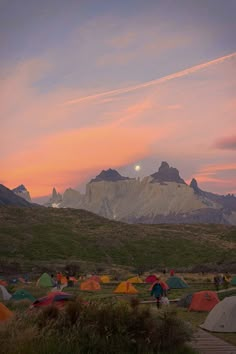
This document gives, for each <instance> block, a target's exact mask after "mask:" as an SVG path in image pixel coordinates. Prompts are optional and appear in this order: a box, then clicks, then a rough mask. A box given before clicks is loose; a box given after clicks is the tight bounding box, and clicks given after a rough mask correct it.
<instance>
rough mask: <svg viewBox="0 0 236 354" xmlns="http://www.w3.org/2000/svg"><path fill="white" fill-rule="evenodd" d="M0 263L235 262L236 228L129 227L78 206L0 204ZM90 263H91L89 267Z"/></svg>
mask: <svg viewBox="0 0 236 354" xmlns="http://www.w3.org/2000/svg"><path fill="white" fill-rule="evenodd" d="M0 244H1V247H0V258H1V264H2V265H4V264H7V263H8V262H16V263H17V264H18V267H20V266H21V265H27V264H28V265H29V266H31V265H36V266H37V265H39V264H41V265H45V264H48V263H54V264H63V263H66V262H67V263H68V262H72V261H80V262H87V264H88V263H91V264H103V265H106V266H109V267H111V266H112V265H116V266H117V265H121V266H127V267H130V268H132V267H133V268H141V269H144V270H149V269H156V268H159V269H160V268H161V267H164V266H166V267H175V268H177V267H190V268H191V267H194V266H195V265H199V264H209V263H218V264H222V263H224V262H230V261H231V262H233V261H234V262H235V252H236V227H232V226H231V227H230V226H225V225H128V224H124V223H121V222H115V221H111V220H107V219H104V218H102V217H99V216H97V215H95V214H92V213H89V212H86V211H83V210H74V209H53V208H42V207H41V208H14V207H1V208H0ZM86 266H87V265H86Z"/></svg>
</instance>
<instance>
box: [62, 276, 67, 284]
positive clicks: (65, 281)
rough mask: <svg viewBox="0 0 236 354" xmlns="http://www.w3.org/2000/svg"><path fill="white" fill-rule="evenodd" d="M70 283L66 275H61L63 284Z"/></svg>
mask: <svg viewBox="0 0 236 354" xmlns="http://www.w3.org/2000/svg"><path fill="white" fill-rule="evenodd" d="M67 283H68V280H67V279H66V277H65V276H64V275H63V276H62V277H61V284H62V285H65V284H67Z"/></svg>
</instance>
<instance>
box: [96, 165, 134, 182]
mask: <svg viewBox="0 0 236 354" xmlns="http://www.w3.org/2000/svg"><path fill="white" fill-rule="evenodd" d="M129 179H130V178H129V177H124V176H121V174H120V173H119V172H117V171H116V170H113V169H111V168H109V169H108V170H102V172H101V173H100V174H99V175H97V176H96V177H95V178H93V179H92V180H91V181H90V183H93V182H100V181H107V182H117V181H123V180H129Z"/></svg>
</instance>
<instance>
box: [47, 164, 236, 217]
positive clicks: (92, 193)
mask: <svg viewBox="0 0 236 354" xmlns="http://www.w3.org/2000/svg"><path fill="white" fill-rule="evenodd" d="M46 205H47V206H54V207H62V208H79V209H86V210H89V211H92V212H94V213H96V214H99V215H101V216H104V217H106V218H109V219H114V220H121V221H125V222H129V223H138V222H141V223H219V224H221V223H223V224H236V197H234V196H233V195H228V196H221V195H217V194H213V193H209V192H205V191H202V190H201V189H200V188H199V187H198V185H197V182H196V180H194V179H193V180H192V182H191V184H190V185H187V184H186V182H185V181H184V180H183V179H182V178H181V177H180V174H179V171H178V170H177V169H176V168H173V167H170V166H169V164H168V163H167V162H162V164H161V166H160V167H159V169H158V171H157V172H156V173H154V174H152V175H151V176H148V177H145V178H143V179H142V180H140V179H135V178H129V177H123V176H121V175H120V174H119V173H118V172H117V171H116V170H112V169H109V170H106V171H102V172H101V173H100V174H99V175H98V176H96V178H94V179H92V180H91V181H90V182H89V183H88V184H87V186H86V192H85V194H81V193H80V192H78V191H76V190H73V189H71V188H70V189H67V190H66V191H65V192H64V194H63V196H61V195H59V197H58V193H56V192H55V191H54V193H53V195H52V197H51V199H50V201H49V202H48V203H47V204H46Z"/></svg>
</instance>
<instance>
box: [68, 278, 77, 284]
mask: <svg viewBox="0 0 236 354" xmlns="http://www.w3.org/2000/svg"><path fill="white" fill-rule="evenodd" d="M69 280H70V281H73V283H77V281H78V280H77V279H76V278H75V277H70V278H69Z"/></svg>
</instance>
